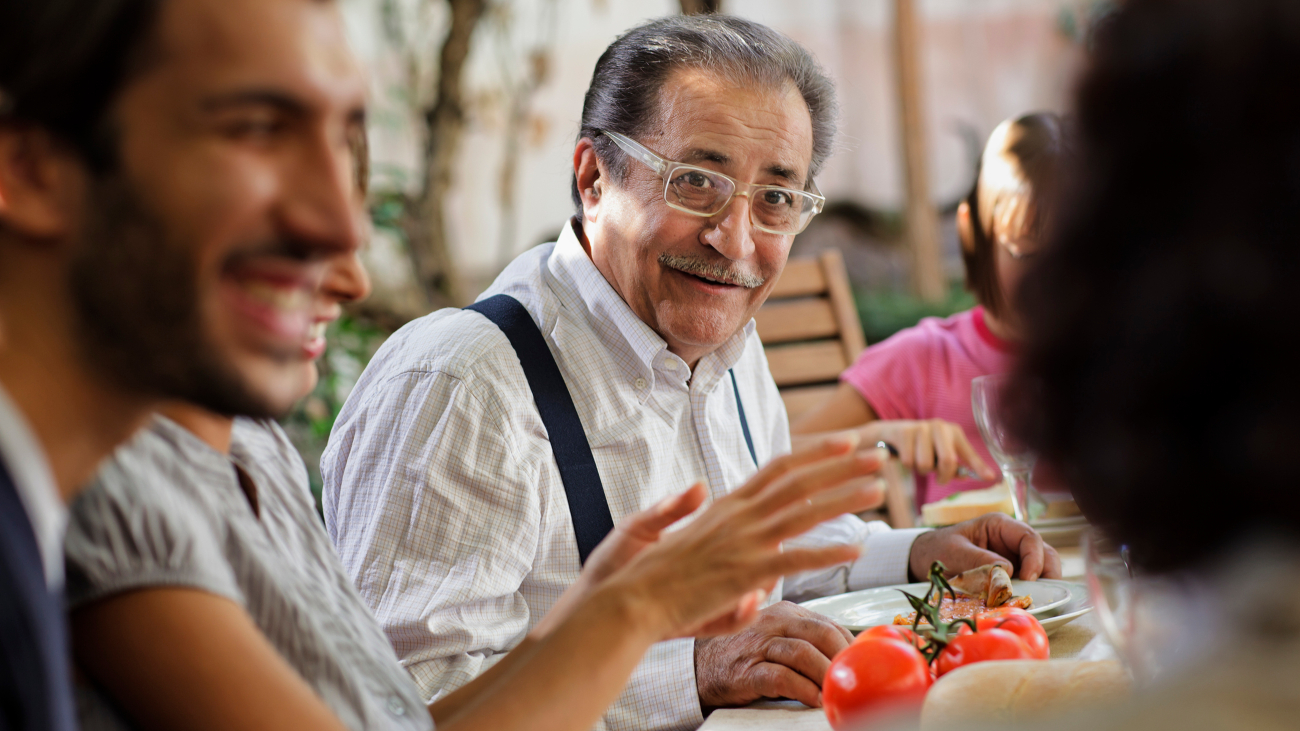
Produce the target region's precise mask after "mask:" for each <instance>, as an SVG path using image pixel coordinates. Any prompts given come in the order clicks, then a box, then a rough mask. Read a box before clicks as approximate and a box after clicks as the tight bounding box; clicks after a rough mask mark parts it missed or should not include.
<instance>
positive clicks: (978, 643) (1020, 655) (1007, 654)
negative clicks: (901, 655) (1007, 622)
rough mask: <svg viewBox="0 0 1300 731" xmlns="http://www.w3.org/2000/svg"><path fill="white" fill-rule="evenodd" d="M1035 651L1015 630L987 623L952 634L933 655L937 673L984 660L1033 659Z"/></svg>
mask: <svg viewBox="0 0 1300 731" xmlns="http://www.w3.org/2000/svg"><path fill="white" fill-rule="evenodd" d="M1032 659H1034V655H1033V654H1032V652H1031V651H1030V649H1029V648H1028V647H1026V646H1025V643H1024V642H1022V641H1021V640H1020V638H1019V637H1017V636H1016V634H1015V633H1014V632H1010V631H1008V630H1005V629H997V628H994V627H990V628H989V629H980V630H979V631H977V632H971V633H969V634H966V633H963V634H961V635H959V636H957V637H954V638H952V640H951V641H950V642H949V643H948V646H947V647H945V648H943V650H942V651H941V652H940V653H939V657H937V658H935V672H936V673H937V675H938V677H943V676H944V675H945V674H947V673H949V672H952V671H953V670H956V669H957V668H959V667H962V666H963V665H970V664H971V663H976V662H983V661H985V660H1032Z"/></svg>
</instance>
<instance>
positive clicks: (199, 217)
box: [0, 0, 365, 729]
mask: <svg viewBox="0 0 1300 731" xmlns="http://www.w3.org/2000/svg"><path fill="white" fill-rule="evenodd" d="M257 12H262V13H278V14H280V15H281V16H285V15H290V16H292V17H293V19H294V21H295V22H296V24H297V27H298V28H299V29H300V31H301V32H300V33H299V35H297V36H296V37H294V38H292V39H289V38H286V39H282V40H283V41H284V42H282V43H279V44H276V45H275V46H274V47H262V48H260V49H244V52H242V53H236V54H227V55H223V56H219V57H216V56H213V55H212V54H214V53H215V52H214V51H212V46H211V45H210V44H205V32H206V30H208V29H211V28H212V27H213V24H216V23H224V24H227V25H231V26H238V25H240V24H247V23H249V22H250V21H251V22H261V21H259V20H258V18H259V16H258V15H256V14H255V13H257ZM336 12H337V9H336V8H334V7H333V6H332V4H331V3H323V2H315V1H314V0H283V1H282V2H277V3H266V2H265V1H264V0H256V1H255V2H249V1H241V2H237V3H236V2H229V0H189V1H187V2H167V3H163V2H158V1H157V0H115V1H113V2H101V3H95V4H93V9H91V8H88V4H87V3H84V2H80V1H79V0H42V2H39V3H33V2H23V1H20V0H0V321H2V322H3V336H2V340H3V342H0V653H2V654H0V728H5V729H71V728H73V727H74V726H75V721H74V719H73V713H74V709H73V702H72V694H71V690H70V688H69V683H70V679H71V672H70V670H69V668H68V660H67V655H68V653H67V641H66V630H65V628H64V623H63V607H62V583H63V578H62V577H63V574H62V571H63V565H64V564H63V553H62V541H63V536H62V533H63V526H64V525H65V523H66V520H67V518H66V515H67V512H66V508H65V507H64V506H65V504H66V503H67V502H69V501H70V500H71V499H72V498H73V497H74V496H75V495H76V494H77V493H78V492H79V491H80V488H81V486H82V485H83V484H84V483H85V482H86V480H87V479H88V478H89V477H90V476H91V474H92V473H93V471H94V469H95V467H96V465H97V464H98V463H99V462H100V460H102V459H103V458H104V457H106V456H107V455H108V454H109V452H110V451H112V449H113V448H114V447H115V446H116V445H117V444H119V443H120V442H122V441H124V440H125V439H127V437H129V436H130V435H131V434H132V433H133V432H134V431H135V430H136V428H137V427H139V426H140V425H142V424H143V423H144V422H145V420H146V419H147V417H148V415H149V413H150V411H151V409H152V408H153V407H155V406H156V405H157V404H158V403H159V402H160V400H161V399H163V398H183V399H186V400H189V401H192V402H194V403H198V404H201V405H203V406H204V407H206V408H208V409H212V410H214V411H218V412H221V413H252V414H273V413H278V412H280V411H282V410H284V409H286V408H288V406H289V405H291V404H292V402H293V400H294V399H295V398H296V397H297V395H298V393H299V391H300V390H301V389H302V387H303V384H304V383H306V379H307V378H308V374H306V373H305V372H304V370H303V368H302V366H301V363H300V360H299V358H298V353H299V351H300V350H301V348H302V347H303V344H304V343H305V342H307V341H308V335H309V333H308V331H307V328H306V326H307V323H308V322H309V320H310V314H311V311H312V308H313V307H314V306H315V302H314V294H313V290H314V289H315V283H316V282H319V280H320V277H321V275H322V274H323V273H324V267H325V266H326V261H325V260H326V259H327V258H328V257H329V256H330V255H336V254H341V255H345V254H348V253H349V252H352V251H355V249H356V247H357V245H358V241H359V231H360V230H361V228H360V222H361V218H360V216H359V213H360V207H359V206H358V204H357V197H356V195H355V194H354V192H353V190H352V174H351V171H352V168H353V159H352V155H351V154H350V152H349V149H348V146H347V145H346V143H345V140H346V137H347V134H348V133H349V131H350V130H357V129H359V128H360V126H361V125H362V123H363V110H364V106H363V105H364V101H365V80H364V78H363V77H362V76H361V75H360V73H359V72H358V70H357V68H356V66H355V65H354V64H351V63H349V57H348V56H347V54H346V52H345V51H341V50H340V48H341V46H340V44H339V43H338V36H337V34H332V33H331V32H330V31H331V29H332V28H333V27H335V25H337V23H336V18H335V13H336ZM151 631H153V632H154V633H155V637H156V640H157V641H158V642H159V643H160V644H166V643H167V642H168V638H167V636H166V631H167V628H166V627H154V628H151Z"/></svg>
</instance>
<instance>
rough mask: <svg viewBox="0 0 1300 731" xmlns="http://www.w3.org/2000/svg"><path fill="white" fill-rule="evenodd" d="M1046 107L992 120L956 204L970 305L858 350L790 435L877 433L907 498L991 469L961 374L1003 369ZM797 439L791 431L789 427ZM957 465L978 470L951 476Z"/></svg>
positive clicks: (1031, 237)
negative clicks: (834, 386)
mask: <svg viewBox="0 0 1300 731" xmlns="http://www.w3.org/2000/svg"><path fill="white" fill-rule="evenodd" d="M1064 136H1065V135H1064V129H1063V127H1062V123H1061V119H1060V118H1059V117H1057V116H1056V115H1054V114H1048V113H1039V114H1027V115H1024V116H1022V117H1017V118H1014V119H1009V120H1007V121H1005V122H1003V123H1002V124H1000V125H998V128H997V129H996V130H994V132H993V134H992V136H990V138H989V141H988V144H987V146H986V147H985V148H984V153H983V155H982V156H981V158H980V172H979V175H978V176H977V180H976V184H975V187H974V189H973V190H972V191H971V193H970V195H968V196H967V198H966V200H964V201H963V202H962V203H961V205H960V207H959V208H958V211H957V227H958V232H959V234H960V238H961V244H962V257H963V259H964V260H965V264H966V286H967V288H968V289H970V290H971V291H972V292H974V294H975V298H976V300H978V301H979V303H980V304H979V305H978V306H976V307H975V308H973V309H970V310H967V311H966V312H959V313H957V314H955V315H953V316H952V317H949V318H947V319H946V320H941V319H939V318H933V317H931V318H926V319H924V320H922V321H921V322H920V323H918V324H917V325H916V326H915V327H911V328H908V329H906V330H902V331H900V332H898V333H896V334H895V335H893V336H892V337H890V338H888V339H886V340H884V341H882V342H880V343H878V344H876V345H874V346H872V347H870V348H867V350H866V351H864V352H863V353H862V355H861V356H859V357H858V360H857V361H856V362H855V363H854V364H853V365H851V366H849V368H848V369H847V370H846V371H844V373H843V374H841V376H840V387H839V389H838V390H837V391H836V392H835V395H834V396H833V397H832V398H831V399H830V400H829V401H827V402H826V403H824V404H822V405H821V406H819V407H816V408H813V409H811V410H810V411H809V412H808V413H807V414H805V415H803V416H802V417H800V418H799V419H797V420H796V421H795V422H794V423H793V424H792V425H791V432H793V433H794V434H796V435H805V434H813V433H820V432H825V431H833V430H841V429H849V428H856V429H859V430H860V431H861V432H862V439H863V441H864V442H870V443H874V442H876V441H886V442H888V443H890V444H892V445H893V446H894V447H895V448H896V449H897V450H898V451H899V459H900V461H902V463H903V464H904V465H906V466H908V467H910V468H911V469H912V470H913V471H914V473H915V474H916V504H917V506H918V507H919V506H921V505H924V504H926V503H929V502H934V501H935V500H941V499H943V498H944V497H947V496H948V495H951V494H953V493H955V492H959V491H962V490H970V489H975V488H980V487H988V486H989V485H992V484H994V483H995V482H996V481H997V480H998V479H1000V478H999V476H998V473H997V471H996V464H995V463H994V461H993V459H992V457H991V456H990V455H989V452H988V449H987V448H986V447H985V446H984V440H983V439H982V438H981V437H980V433H979V429H978V428H977V427H976V426H975V417H974V414H973V413H972V412H971V397H970V391H971V387H970V382H971V379H973V378H975V377H977V376H983V375H988V374H991V373H1003V372H1006V371H1007V370H1009V369H1010V367H1011V362H1010V359H1011V356H1012V355H1013V354H1014V352H1015V341H1016V339H1017V332H1018V319H1019V318H1018V317H1017V316H1016V313H1015V310H1014V308H1013V307H1011V305H1010V302H1011V299H1012V294H1013V293H1014V292H1015V290H1016V286H1017V284H1018V283H1019V281H1020V277H1021V275H1022V274H1023V272H1024V270H1025V268H1026V264H1027V260H1028V259H1030V258H1031V257H1032V256H1033V255H1034V254H1035V253H1036V252H1037V249H1038V241H1039V240H1040V238H1041V236H1040V232H1041V230H1042V229H1043V227H1044V224H1045V219H1046V215H1045V214H1046V211H1045V210H1044V206H1043V205H1042V204H1041V202H1042V201H1043V200H1046V199H1047V196H1048V193H1047V189H1048V188H1049V187H1050V186H1051V185H1053V183H1054V181H1055V177H1056V171H1057V168H1058V163H1059V161H1060V159H1061V157H1062V155H1063V153H1064V148H1065V139H1064ZM800 438H801V437H800ZM962 466H965V467H967V468H968V469H969V470H970V471H971V472H973V473H975V474H976V475H977V476H978V479H962V478H959V479H954V477H956V475H957V472H958V468H959V467H962Z"/></svg>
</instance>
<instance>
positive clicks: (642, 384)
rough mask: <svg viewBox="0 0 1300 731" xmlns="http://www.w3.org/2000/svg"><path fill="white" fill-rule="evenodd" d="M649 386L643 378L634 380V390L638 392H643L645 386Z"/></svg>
mask: <svg viewBox="0 0 1300 731" xmlns="http://www.w3.org/2000/svg"><path fill="white" fill-rule="evenodd" d="M649 385H650V384H649V383H647V382H646V380H645V379H644V378H638V379H636V390H638V391H644V390H645V387H646V386H649Z"/></svg>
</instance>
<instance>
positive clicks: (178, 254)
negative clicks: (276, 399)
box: [69, 174, 278, 416]
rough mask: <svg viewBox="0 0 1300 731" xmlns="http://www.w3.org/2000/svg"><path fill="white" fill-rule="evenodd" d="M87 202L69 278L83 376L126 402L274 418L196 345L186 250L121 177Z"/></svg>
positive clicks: (99, 183) (97, 188)
mask: <svg viewBox="0 0 1300 731" xmlns="http://www.w3.org/2000/svg"><path fill="white" fill-rule="evenodd" d="M88 200H89V202H90V205H89V212H88V215H87V222H86V226H85V228H84V231H83V235H82V237H81V240H80V241H79V242H78V250H77V252H76V254H75V256H74V260H73V262H72V265H71V267H70V274H69V276H70V278H71V281H70V285H71V292H72V296H73V299H74V302H75V306H76V315H77V320H78V327H79V329H80V332H79V333H78V336H79V338H78V340H79V346H80V348H81V350H82V356H83V357H84V358H85V359H86V363H87V365H88V367H89V368H91V369H92V370H93V371H95V372H96V373H98V374H100V375H102V376H103V377H104V378H105V379H107V380H109V381H110V382H111V383H113V384H114V385H115V386H117V387H119V388H124V389H126V390H128V391H129V392H131V393H136V394H140V395H147V396H153V397H159V398H166V399H179V400H182V401H187V402H189V403H192V404H195V405H197V406H201V407H203V408H206V409H209V410H211V411H215V412H217V413H220V414H227V415H232V416H233V415H240V414H242V415H248V416H276V415H278V414H276V413H274V411H273V409H274V407H273V406H271V405H270V404H268V403H267V401H266V399H265V398H264V397H262V396H260V395H259V394H258V392H257V389H256V388H254V387H253V384H249V383H246V382H245V379H244V378H243V377H242V376H241V375H240V374H239V373H238V372H237V370H236V369H235V367H234V366H233V365H232V364H231V363H230V362H229V359H228V357H226V355H225V354H224V353H222V352H220V349H219V348H218V347H216V346H215V345H214V344H213V343H211V342H209V341H208V340H207V339H206V338H205V335H204V328H203V321H202V317H201V315H200V303H199V292H198V283H197V277H198V265H197V259H196V256H195V254H194V252H193V250H192V249H191V248H190V247H189V246H187V245H186V242H183V241H177V240H175V239H174V238H172V237H169V236H168V232H167V231H166V227H165V226H164V225H163V223H162V222H161V221H160V220H159V218H158V217H156V216H154V215H153V214H152V213H151V212H150V211H149V210H148V207H147V206H146V205H144V202H143V201H142V199H141V197H140V196H139V195H138V193H137V191H136V190H135V189H134V188H133V187H132V186H131V184H130V182H129V181H127V180H125V179H124V178H123V176H122V175H121V174H114V175H111V176H107V177H102V178H99V179H98V180H96V181H95V183H94V184H93V185H92V188H91V191H90V195H89V196H88Z"/></svg>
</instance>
